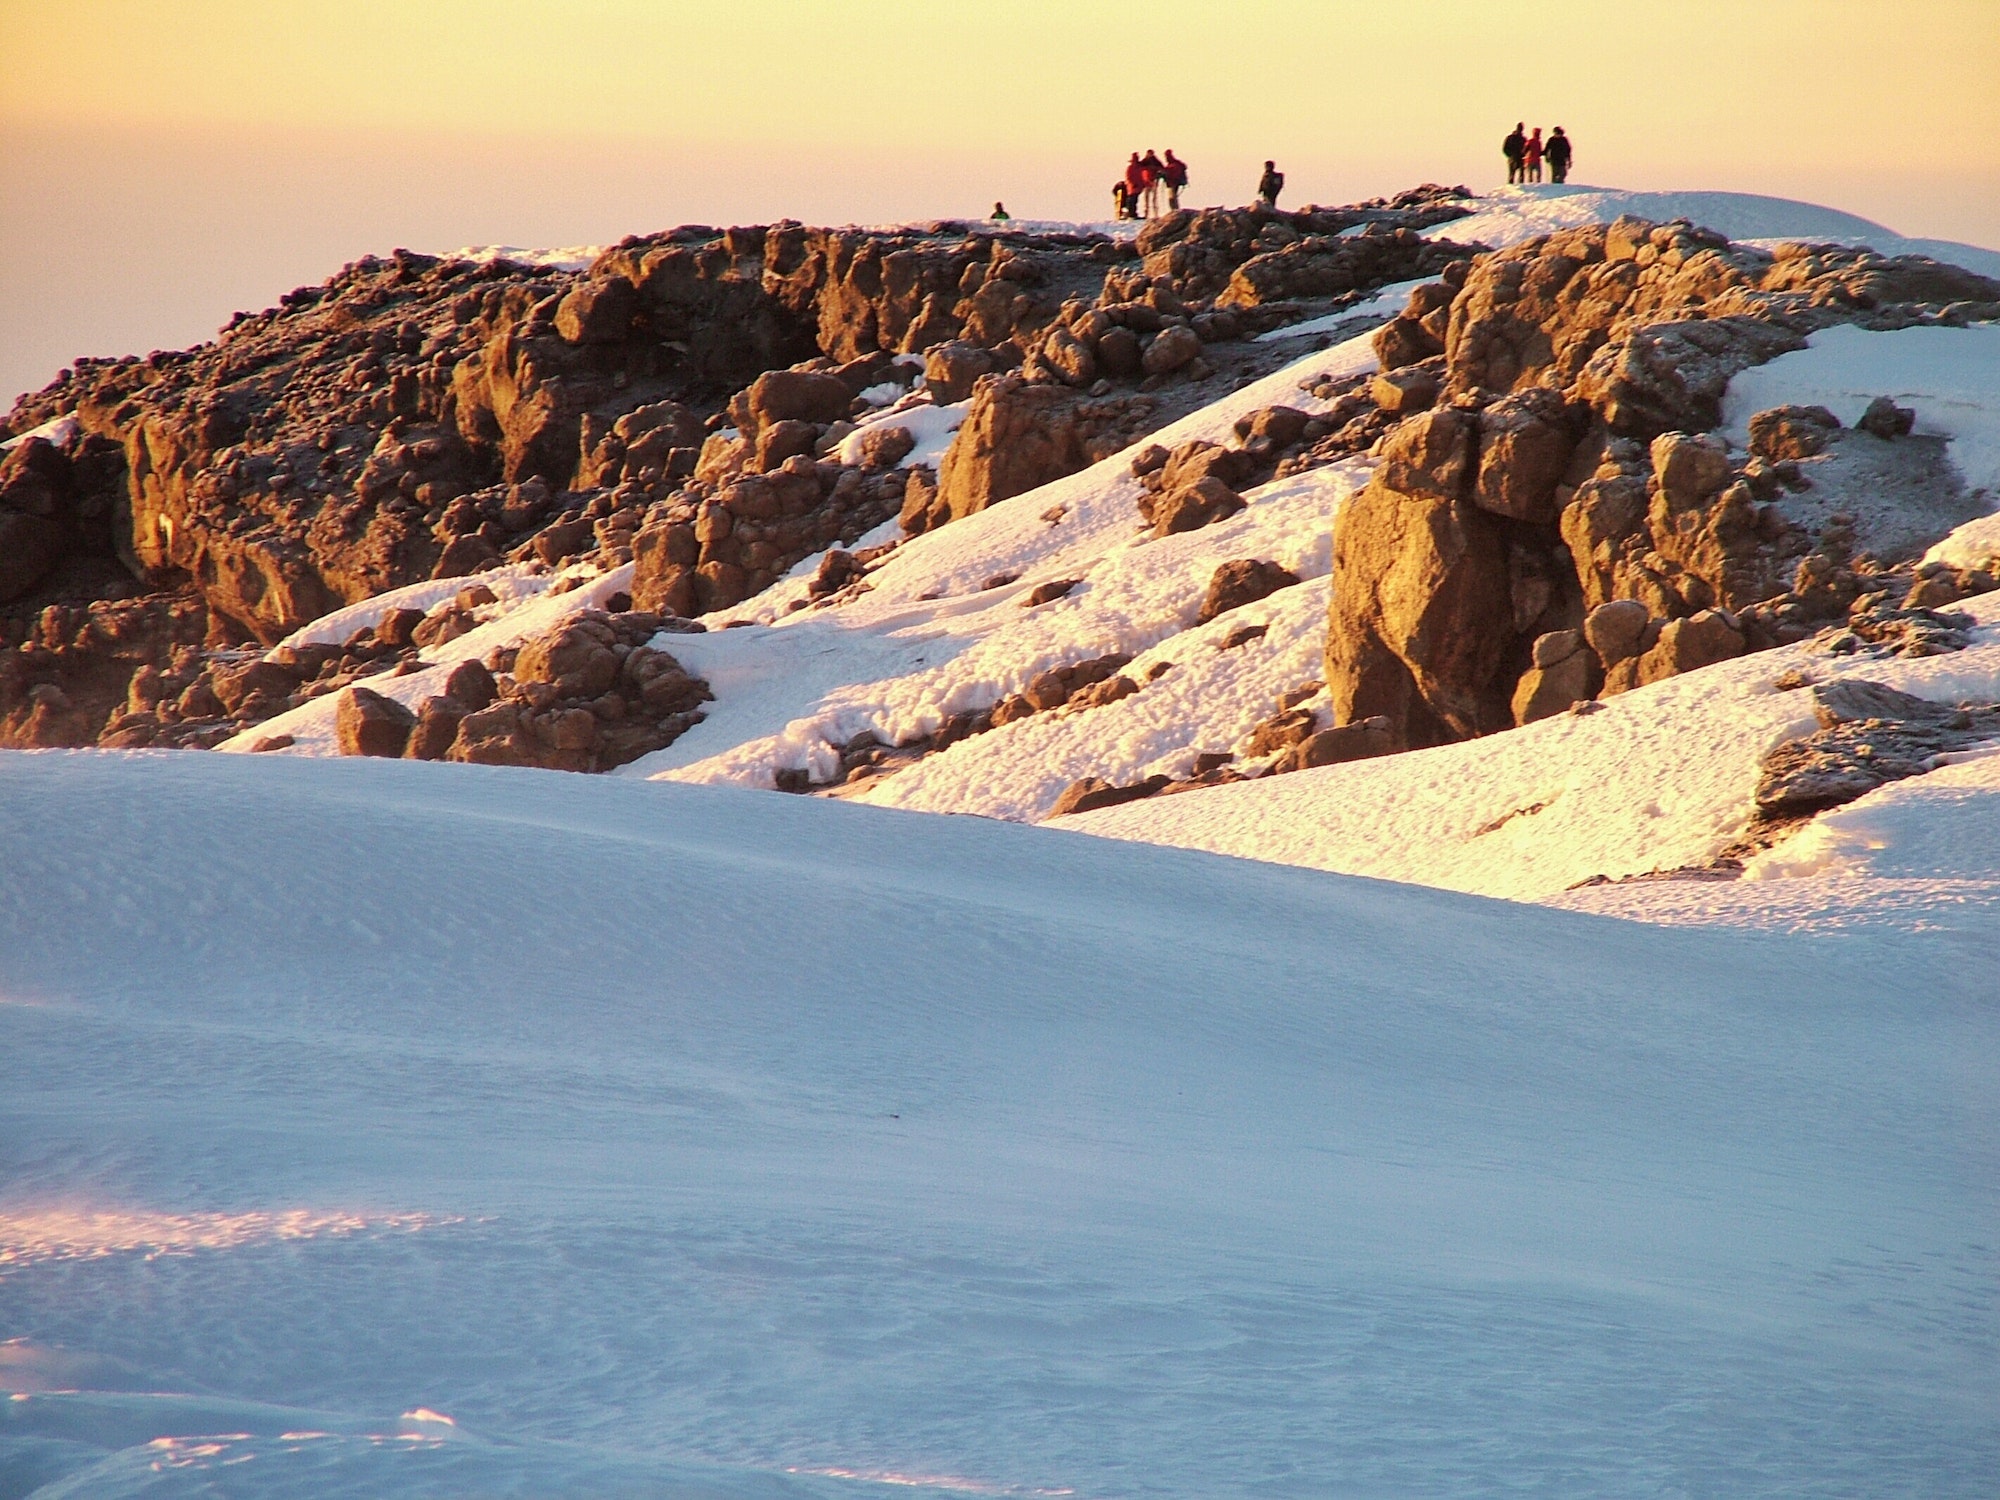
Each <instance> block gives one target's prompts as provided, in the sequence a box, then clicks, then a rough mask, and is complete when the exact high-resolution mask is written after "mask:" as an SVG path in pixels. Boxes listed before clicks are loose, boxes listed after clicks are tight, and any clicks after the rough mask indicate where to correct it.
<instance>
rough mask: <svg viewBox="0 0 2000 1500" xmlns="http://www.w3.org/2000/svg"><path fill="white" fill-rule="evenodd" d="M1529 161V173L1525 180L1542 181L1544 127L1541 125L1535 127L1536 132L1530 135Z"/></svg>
mask: <svg viewBox="0 0 2000 1500" xmlns="http://www.w3.org/2000/svg"><path fill="white" fill-rule="evenodd" d="M1527 163H1528V175H1527V177H1526V178H1525V179H1524V180H1525V181H1528V182H1540V181H1541V180H1542V127H1541V126H1539V125H1537V126H1536V127H1535V133H1534V134H1533V135H1531V136H1529V137H1528V150H1527Z"/></svg>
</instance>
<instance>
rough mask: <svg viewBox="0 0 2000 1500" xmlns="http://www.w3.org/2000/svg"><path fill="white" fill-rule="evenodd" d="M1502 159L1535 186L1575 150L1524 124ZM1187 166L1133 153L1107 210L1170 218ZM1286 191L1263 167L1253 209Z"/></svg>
mask: <svg viewBox="0 0 2000 1500" xmlns="http://www.w3.org/2000/svg"><path fill="white" fill-rule="evenodd" d="M1500 150H1501V153H1502V154H1503V155H1504V156H1505V157H1506V158H1507V181H1508V182H1510V183H1528V182H1540V181H1541V180H1542V168H1543V166H1544V165H1546V166H1547V167H1548V171H1549V181H1550V182H1567V181H1568V180H1569V166H1570V161H1571V159H1572V158H1573V157H1574V155H1575V152H1574V149H1573V148H1572V147H1571V145H1570V140H1569V137H1568V136H1567V135H1565V134H1564V133H1563V128H1562V126H1560V125H1558V126H1556V128H1555V129H1554V130H1552V131H1550V132H1549V136H1548V139H1546V140H1544V139H1543V138H1542V127H1541V126H1539V125H1537V126H1536V127H1535V128H1534V129H1533V130H1532V131H1530V130H1529V129H1528V126H1527V122H1526V121H1522V122H1521V123H1519V124H1517V125H1516V126H1515V127H1514V128H1513V130H1512V131H1511V132H1510V133H1509V134H1508V136H1507V138H1506V139H1505V140H1504V141H1502V142H1501V143H1500ZM1187 181H1188V168H1187V163H1186V162H1184V161H1182V160H1181V159H1180V158H1179V157H1178V156H1176V155H1174V153H1173V150H1172V148H1169V149H1168V151H1167V154H1166V155H1165V156H1164V157H1162V156H1160V155H1159V154H1158V153H1156V152H1154V151H1153V150H1151V149H1150V148H1149V149H1148V150H1147V152H1146V154H1145V155H1144V156H1141V155H1140V154H1139V153H1138V152H1137V151H1134V152H1133V153H1132V159H1131V160H1130V161H1128V162H1126V163H1125V172H1124V175H1123V176H1121V177H1120V178H1119V179H1118V180H1117V181H1116V182H1114V183H1112V184H1111V207H1112V210H1113V213H1114V214H1115V216H1116V217H1118V218H1120V219H1151V218H1154V217H1156V216H1158V215H1159V214H1160V213H1162V212H1165V213H1172V212H1174V210H1176V209H1178V208H1179V207H1180V206H1181V190H1182V189H1183V188H1185V187H1186V186H1187ZM1162 189H1165V197H1166V202H1165V205H1164V207H1163V206H1162V204H1161V201H1160V199H1161V190H1162ZM1284 190H1285V174H1284V173H1283V172H1280V171H1279V170H1278V167H1277V163H1275V162H1268V161H1267V162H1265V163H1264V175H1263V176H1262V177H1260V178H1258V179H1257V206H1258V207H1259V208H1263V209H1275V208H1276V207H1277V206H1278V194H1280V193H1282V192H1283V191H1284ZM992 217H993V220H994V221H995V222H996V223H1007V222H1009V221H1010V215H1009V214H1008V212H1007V209H1006V207H1005V206H1004V205H1003V204H999V203H996V204H994V205H993V214H992Z"/></svg>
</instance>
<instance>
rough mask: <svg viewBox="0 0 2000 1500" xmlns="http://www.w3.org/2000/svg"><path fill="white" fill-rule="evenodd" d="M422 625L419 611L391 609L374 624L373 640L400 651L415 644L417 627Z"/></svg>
mask: <svg viewBox="0 0 2000 1500" xmlns="http://www.w3.org/2000/svg"><path fill="white" fill-rule="evenodd" d="M423 623H424V612H423V611H422V610H420V609H392V610H389V611H388V612H387V613H385V614H384V615H383V616H382V618H381V619H379V620H377V621H376V622H375V639H376V640H378V641H380V642H381V643H382V644H383V645H385V646H392V647H394V648H396V649H397V650H401V649H402V648H403V647H405V646H410V645H413V644H415V640H416V633H417V627H418V626H419V625H421V624H423Z"/></svg>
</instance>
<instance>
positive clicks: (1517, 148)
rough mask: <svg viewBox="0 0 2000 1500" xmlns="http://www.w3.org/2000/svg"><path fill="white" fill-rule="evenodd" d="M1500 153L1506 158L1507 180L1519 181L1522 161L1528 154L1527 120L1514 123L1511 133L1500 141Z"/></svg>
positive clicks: (1521, 173) (1521, 174) (1521, 172)
mask: <svg viewBox="0 0 2000 1500" xmlns="http://www.w3.org/2000/svg"><path fill="white" fill-rule="evenodd" d="M1500 154H1501V155H1503V156H1505V157H1506V158H1507V180H1508V181H1509V182H1519V181H1521V180H1522V176H1523V168H1522V162H1523V160H1524V159H1525V158H1526V156H1527V154H1528V122H1527V121H1526V120H1523V121H1521V122H1520V123H1519V124H1517V125H1515V127H1514V131H1513V134H1511V135H1509V136H1508V137H1507V139H1506V140H1504V141H1502V142H1501V143H1500Z"/></svg>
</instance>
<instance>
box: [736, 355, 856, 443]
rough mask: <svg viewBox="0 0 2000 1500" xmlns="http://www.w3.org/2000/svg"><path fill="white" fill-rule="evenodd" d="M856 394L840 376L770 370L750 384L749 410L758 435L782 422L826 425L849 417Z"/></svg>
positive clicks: (801, 371)
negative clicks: (848, 413) (850, 407)
mask: <svg viewBox="0 0 2000 1500" xmlns="http://www.w3.org/2000/svg"><path fill="white" fill-rule="evenodd" d="M853 403H854V394H853V392H851V391H850V390H848V388H847V385H846V382H844V381H842V380H841V379H840V378H839V377H838V376H836V375H819V374H813V373H811V372H809V371H805V370H767V371H766V372H765V373H764V374H762V375H759V376H758V377H757V378H756V380H755V381H753V382H752V383H751V385H750V390H749V403H748V404H749V410H750V416H751V420H752V423H753V424H754V427H755V430H756V431H757V432H762V431H763V430H764V429H765V428H766V427H769V426H771V425H773V424H774V423H778V422H816V423H820V424H825V423H827V422H832V421H834V420H836V419H838V418H840V417H844V416H846V415H847V409H848V407H849V406H851V405H853Z"/></svg>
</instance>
